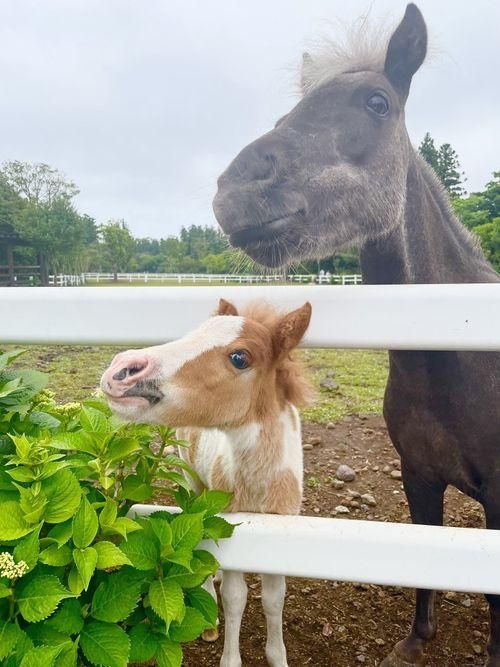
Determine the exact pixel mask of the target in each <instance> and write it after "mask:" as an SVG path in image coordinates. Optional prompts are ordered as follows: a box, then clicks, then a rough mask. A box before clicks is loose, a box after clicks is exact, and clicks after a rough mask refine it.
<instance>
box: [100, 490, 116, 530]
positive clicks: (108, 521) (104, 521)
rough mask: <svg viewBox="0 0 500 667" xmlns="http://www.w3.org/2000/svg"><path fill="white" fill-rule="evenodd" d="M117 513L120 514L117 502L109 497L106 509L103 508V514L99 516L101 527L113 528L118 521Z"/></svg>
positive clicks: (105, 505)
mask: <svg viewBox="0 0 500 667" xmlns="http://www.w3.org/2000/svg"><path fill="white" fill-rule="evenodd" d="M117 513H118V505H117V503H116V500H113V499H112V498H109V497H108V498H106V502H105V504H104V507H103V508H102V510H101V513H100V514H99V523H100V524H101V527H102V528H108V527H111V526H112V525H113V524H114V522H115V521H116V516H117Z"/></svg>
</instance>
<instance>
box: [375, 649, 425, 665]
mask: <svg viewBox="0 0 500 667" xmlns="http://www.w3.org/2000/svg"><path fill="white" fill-rule="evenodd" d="M424 665H425V658H424V657H422V658H419V659H418V660H417V662H408V660H405V659H404V658H402V657H401V656H400V655H398V654H397V653H396V651H395V650H394V651H393V652H392V653H390V654H389V655H388V656H387V658H385V659H384V660H382V662H381V663H380V666H379V667H424Z"/></svg>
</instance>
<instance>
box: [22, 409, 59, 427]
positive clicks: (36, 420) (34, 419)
mask: <svg viewBox="0 0 500 667" xmlns="http://www.w3.org/2000/svg"><path fill="white" fill-rule="evenodd" d="M29 420H30V422H31V423H32V424H36V425H37V426H39V427H40V428H47V429H54V428H58V426H60V425H61V420H60V419H57V417H54V415H51V414H49V413H48V412H43V411H42V410H32V411H31V412H30V416H29Z"/></svg>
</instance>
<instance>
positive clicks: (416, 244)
mask: <svg viewBox="0 0 500 667" xmlns="http://www.w3.org/2000/svg"><path fill="white" fill-rule="evenodd" d="M361 267H362V272H363V281H364V282H365V283H368V284H393V283H396V284H403V283H477V282H495V281H497V280H498V279H499V277H498V274H496V273H495V271H494V270H493V269H492V268H491V266H490V265H489V264H488V262H487V261H486V258H485V257H484V255H483V253H482V252H481V250H480V249H479V248H478V246H477V244H476V243H475V241H474V240H473V238H472V236H471V235H470V234H469V232H468V231H467V230H466V229H465V228H464V227H463V226H462V224H461V223H460V222H459V221H458V219H457V218H456V217H455V215H454V214H453V212H452V210H451V207H450V205H449V202H448V197H447V195H446V194H445V193H444V192H443V190H442V188H441V186H440V185H439V184H438V181H437V179H436V177H435V176H434V174H433V173H432V172H431V170H430V169H429V168H428V167H427V165H426V164H425V163H424V162H423V160H421V158H420V157H419V156H417V155H416V153H415V152H414V151H413V150H412V153H411V156H410V164H409V168H408V177H407V187H406V208H405V214H404V219H403V222H402V224H401V225H400V226H399V227H397V228H396V229H394V230H393V231H392V232H390V233H389V234H388V235H387V236H385V237H383V238H381V239H378V240H376V241H372V242H368V243H366V244H365V245H364V246H363V248H362V250H361Z"/></svg>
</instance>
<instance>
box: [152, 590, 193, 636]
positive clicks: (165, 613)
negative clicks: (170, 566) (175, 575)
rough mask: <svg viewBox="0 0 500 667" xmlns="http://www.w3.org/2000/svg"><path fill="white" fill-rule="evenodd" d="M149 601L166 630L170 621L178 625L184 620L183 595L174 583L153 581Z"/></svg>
mask: <svg viewBox="0 0 500 667" xmlns="http://www.w3.org/2000/svg"><path fill="white" fill-rule="evenodd" d="M149 601H150V603H151V607H152V608H153V609H154V611H155V612H156V613H157V614H158V616H159V617H160V618H161V619H163V620H164V621H165V623H166V624H167V628H168V626H169V625H170V623H171V622H172V621H178V622H179V623H180V622H181V621H182V619H183V618H184V614H185V612H186V605H185V604H184V595H183V593H182V588H181V587H180V586H179V584H177V583H175V582H174V581H169V579H155V581H153V583H152V584H151V586H150V587H149Z"/></svg>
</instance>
